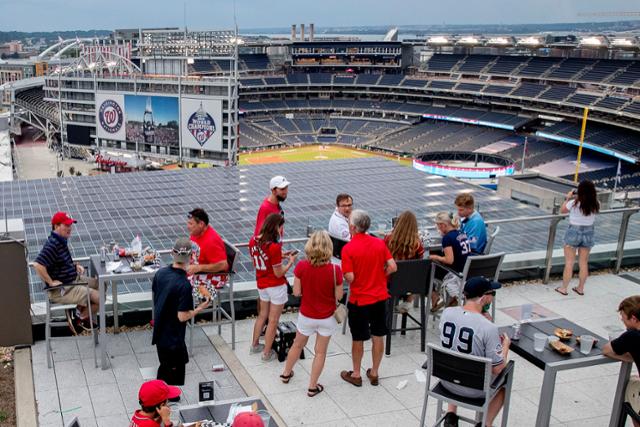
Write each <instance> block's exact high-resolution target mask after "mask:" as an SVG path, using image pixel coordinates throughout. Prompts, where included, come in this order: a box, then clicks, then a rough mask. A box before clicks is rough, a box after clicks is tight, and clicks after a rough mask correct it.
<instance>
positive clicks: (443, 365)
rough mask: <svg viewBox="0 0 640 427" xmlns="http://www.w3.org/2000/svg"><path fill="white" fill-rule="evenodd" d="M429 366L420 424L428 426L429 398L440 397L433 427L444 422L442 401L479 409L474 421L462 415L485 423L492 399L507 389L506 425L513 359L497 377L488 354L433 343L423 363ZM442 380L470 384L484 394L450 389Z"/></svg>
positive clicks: (504, 414) (505, 421)
mask: <svg viewBox="0 0 640 427" xmlns="http://www.w3.org/2000/svg"><path fill="white" fill-rule="evenodd" d="M422 367H423V368H424V369H427V384H426V386H425V395H424V402H423V404H422V414H421V416H420V426H421V427H422V426H424V425H425V421H426V419H425V418H426V415H427V403H428V400H429V397H433V398H435V399H437V400H438V407H437V412H436V422H435V423H434V424H433V426H434V427H435V426H438V425H440V424H441V423H442V422H443V421H444V417H445V415H446V414H443V411H442V404H443V402H447V403H451V404H454V405H456V406H461V407H463V408H467V409H470V410H472V411H475V412H476V419H475V420H472V419H469V418H466V417H462V416H460V419H462V420H463V421H467V422H470V423H472V424H475V423H477V422H478V421H481V422H482V424H481V425H483V426H486V422H487V411H488V409H489V403H490V402H491V399H493V397H494V396H495V395H496V394H497V393H498V392H499V391H500V390H501V389H502V387H504V388H505V397H504V405H503V407H502V424H501V425H502V427H506V426H507V421H508V419H509V401H510V399H511V388H512V385H513V372H514V363H513V361H510V362H508V363H507V366H505V368H504V369H503V370H502V372H500V374H499V375H498V376H496V377H495V378H493V377H492V374H491V368H492V361H491V359H489V358H486V357H478V356H471V355H467V354H464V353H458V352H456V351H452V350H447V349H444V348H442V347H439V346H436V345H434V344H428V345H427V362H425V364H424V365H423V366H422ZM434 377H435V378H438V379H439V380H440V381H438V382H437V383H436V384H435V385H433V386H431V383H432V379H433V378H434ZM441 381H448V382H451V383H454V384H456V385H460V386H465V387H469V388H471V389H474V390H478V391H482V393H483V394H484V396H483V397H480V398H469V397H464V396H460V395H458V394H455V393H452V392H450V391H449V390H448V389H446V388H445V386H443V385H442V383H441Z"/></svg>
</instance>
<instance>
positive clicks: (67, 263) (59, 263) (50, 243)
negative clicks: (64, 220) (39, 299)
mask: <svg viewBox="0 0 640 427" xmlns="http://www.w3.org/2000/svg"><path fill="white" fill-rule="evenodd" d="M35 261H36V262H37V263H38V264H41V265H43V266H45V267H46V269H47V273H48V274H49V276H51V279H52V280H59V281H61V282H62V283H63V284H65V285H66V284H68V283H71V282H73V281H74V280H76V277H77V276H78V272H77V270H76V266H75V264H74V263H73V259H72V258H71V252H69V245H68V243H67V239H65V238H64V237H62V236H60V235H59V234H58V233H55V232H53V231H52V232H51V234H50V235H49V238H48V239H47V241H46V242H45V244H44V246H43V247H42V250H41V251H40V253H39V254H38V257H37V258H36V260H35Z"/></svg>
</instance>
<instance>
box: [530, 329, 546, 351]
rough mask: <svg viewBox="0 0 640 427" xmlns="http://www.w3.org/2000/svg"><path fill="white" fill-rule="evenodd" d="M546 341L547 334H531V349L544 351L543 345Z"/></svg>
mask: <svg viewBox="0 0 640 427" xmlns="http://www.w3.org/2000/svg"><path fill="white" fill-rule="evenodd" d="M546 343H547V335H545V334H541V333H536V334H533V349H534V350H535V351H544V346H545V344H546Z"/></svg>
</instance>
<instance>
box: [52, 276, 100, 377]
mask: <svg viewBox="0 0 640 427" xmlns="http://www.w3.org/2000/svg"><path fill="white" fill-rule="evenodd" d="M64 286H65V287H68V286H72V287H74V286H84V287H86V288H87V289H89V283H88V282H74V283H70V284H68V285H64ZM59 289H60V288H59V287H58V286H45V287H44V291H45V294H46V296H45V300H46V316H45V322H44V336H45V346H46V347H47V367H48V368H51V367H52V365H53V363H52V362H53V354H52V348H51V340H52V337H51V327H52V326H67V322H66V321H64V322H61V321H54V320H53V318H52V316H51V315H52V312H54V311H62V312H65V311H66V310H72V309H75V308H76V304H58V303H54V302H52V301H51V300H50V298H49V295H50V293H51V292H52V291H54V290H59ZM90 294H91V293H90V292H87V308H88V309H89V319H93V313H92V310H91V296H90ZM89 323H90V325H91V326H90V331H91V340H92V341H93V342H94V346H93V363H94V365H95V367H96V368H97V367H98V356H97V355H96V346H95V340H96V338H97V335H96V334H95V331H94V329H93V321H91V322H89ZM68 338H69V337H67V338H56V339H59V340H63V339H68ZM71 338H74V339H76V340H77V339H79V338H80V335H77V336H75V337H71Z"/></svg>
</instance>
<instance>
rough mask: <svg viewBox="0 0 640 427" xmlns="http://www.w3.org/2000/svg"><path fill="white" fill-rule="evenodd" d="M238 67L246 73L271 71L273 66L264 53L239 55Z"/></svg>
mask: <svg viewBox="0 0 640 427" xmlns="http://www.w3.org/2000/svg"><path fill="white" fill-rule="evenodd" d="M239 59H240V64H241V65H240V67H241V68H242V69H243V70H247V71H266V70H270V69H273V64H271V61H270V60H269V56H267V54H266V53H252V54H242V53H241V54H240V55H239Z"/></svg>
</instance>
